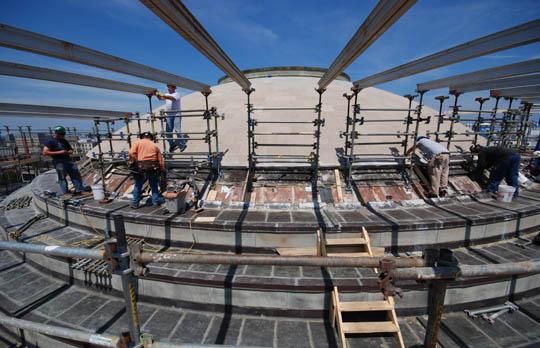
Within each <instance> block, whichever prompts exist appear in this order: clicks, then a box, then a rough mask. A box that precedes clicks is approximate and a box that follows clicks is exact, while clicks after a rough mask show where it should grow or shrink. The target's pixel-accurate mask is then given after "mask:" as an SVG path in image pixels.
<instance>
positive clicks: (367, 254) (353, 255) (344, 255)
mask: <svg viewBox="0 0 540 348" xmlns="http://www.w3.org/2000/svg"><path fill="white" fill-rule="evenodd" d="M326 256H337V257H340V256H341V257H362V256H371V255H370V254H369V253H366V252H357V253H351V252H348V253H328V254H326Z"/></svg>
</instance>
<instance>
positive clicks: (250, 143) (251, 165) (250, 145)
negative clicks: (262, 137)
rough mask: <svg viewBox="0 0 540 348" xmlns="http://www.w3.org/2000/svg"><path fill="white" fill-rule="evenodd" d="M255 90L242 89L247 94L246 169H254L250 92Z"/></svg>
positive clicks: (253, 123) (253, 125) (253, 122)
mask: <svg viewBox="0 0 540 348" xmlns="http://www.w3.org/2000/svg"><path fill="white" fill-rule="evenodd" d="M253 92H255V89H254V88H250V89H244V93H246V95H247V104H246V106H247V126H248V170H250V171H252V170H253V169H255V161H254V157H253V155H254V151H255V149H254V141H255V140H254V133H255V121H254V120H253V104H251V93H253Z"/></svg>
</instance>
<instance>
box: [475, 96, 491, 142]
mask: <svg viewBox="0 0 540 348" xmlns="http://www.w3.org/2000/svg"><path fill="white" fill-rule="evenodd" d="M475 100H476V101H477V102H478V103H479V104H480V107H479V108H478V117H477V118H476V122H475V123H474V127H473V131H474V140H473V145H476V144H477V143H478V133H479V132H480V125H481V124H482V122H483V121H484V119H483V117H482V107H483V106H484V103H485V102H486V101H488V100H489V98H481V97H479V98H476V99H475Z"/></svg>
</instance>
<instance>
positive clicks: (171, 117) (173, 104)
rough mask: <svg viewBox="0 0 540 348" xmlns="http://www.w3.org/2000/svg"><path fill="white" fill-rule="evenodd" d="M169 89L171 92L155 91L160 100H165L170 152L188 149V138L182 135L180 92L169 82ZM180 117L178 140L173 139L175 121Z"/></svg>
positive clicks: (166, 128)
mask: <svg viewBox="0 0 540 348" xmlns="http://www.w3.org/2000/svg"><path fill="white" fill-rule="evenodd" d="M167 90H168V92H169V93H159V92H157V91H156V92H155V95H156V97H157V98H158V99H159V100H165V111H166V112H167V118H166V119H165V121H166V127H165V131H166V132H167V136H166V137H167V138H168V139H167V141H168V142H169V152H173V151H174V150H176V149H178V148H180V151H184V150H185V149H186V140H185V139H184V138H183V135H182V133H181V132H182V118H181V117H179V116H180V93H178V92H176V86H175V85H171V84H168V85H167ZM176 118H178V134H179V135H180V137H179V138H178V139H176V140H174V139H173V137H174V133H175V128H174V122H175V119H176Z"/></svg>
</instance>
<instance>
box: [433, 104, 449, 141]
mask: <svg viewBox="0 0 540 348" xmlns="http://www.w3.org/2000/svg"><path fill="white" fill-rule="evenodd" d="M448 98H449V97H448V96H446V95H440V96H437V97H435V99H436V100H438V101H439V114H438V115H437V133H436V134H435V141H436V142H438V143H440V142H441V139H440V133H441V125H442V124H443V122H444V115H443V113H442V109H443V104H444V101H445V100H446V99H448Z"/></svg>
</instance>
